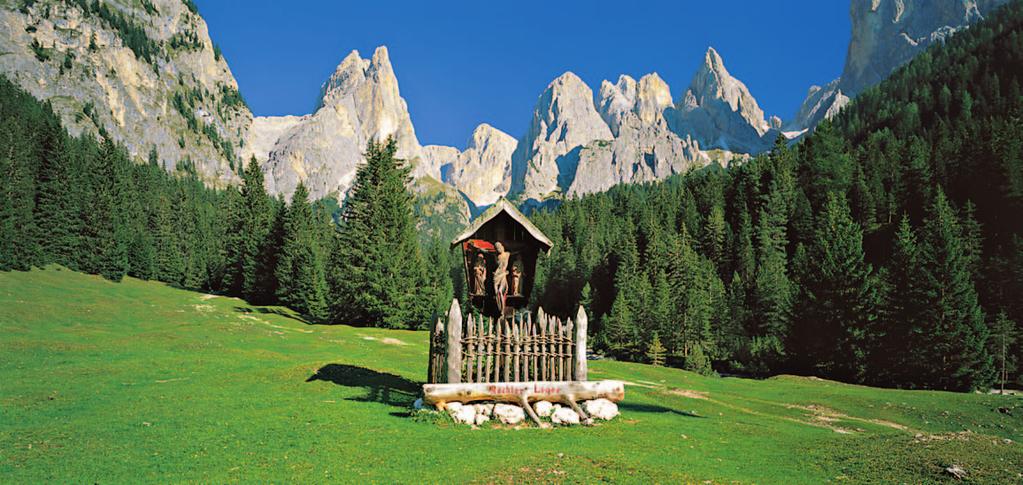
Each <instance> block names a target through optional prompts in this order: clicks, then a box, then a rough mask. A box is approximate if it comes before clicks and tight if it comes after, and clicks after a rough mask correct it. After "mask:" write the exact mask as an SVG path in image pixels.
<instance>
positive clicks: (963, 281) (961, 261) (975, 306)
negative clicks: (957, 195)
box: [920, 188, 994, 391]
mask: <svg viewBox="0 0 1023 485" xmlns="http://www.w3.org/2000/svg"><path fill="white" fill-rule="evenodd" d="M922 239H923V242H924V244H925V246H926V248H927V250H926V251H924V252H923V253H922V255H921V256H922V257H921V261H920V263H921V267H922V268H923V269H924V275H923V276H924V278H923V284H924V291H925V295H926V298H927V300H926V303H927V304H926V305H925V306H924V308H923V309H922V314H921V318H922V319H923V321H924V322H925V324H926V325H927V327H926V332H925V333H926V334H929V339H928V340H929V342H928V349H929V351H930V352H931V355H930V357H931V358H930V359H927V360H926V362H928V364H929V366H930V369H931V371H932V372H930V373H929V377H930V382H927V383H926V384H927V385H928V386H929V387H933V388H938V389H948V390H960V391H965V390H973V389H982V388H984V387H985V386H988V385H990V384H991V383H992V381H993V378H994V368H993V362H992V358H991V355H990V354H989V353H988V350H987V339H988V333H989V331H988V327H987V325H986V324H985V321H984V312H983V310H982V309H981V307H980V304H979V302H978V300H977V291H976V288H975V287H974V283H973V279H972V277H971V274H970V266H969V265H970V261H969V259H968V255H967V253H966V245H965V244H964V243H963V234H962V228H961V226H960V225H959V221H958V219H957V218H956V215H955V211H954V210H953V209H952V207H951V205H950V204H949V202H948V199H947V198H946V197H945V193H944V192H943V191H942V190H941V189H940V188H938V189H937V192H936V195H935V197H934V202H933V203H932V205H931V208H930V214H929V215H928V219H927V221H926V223H925V225H924V228H923V238H922Z"/></svg>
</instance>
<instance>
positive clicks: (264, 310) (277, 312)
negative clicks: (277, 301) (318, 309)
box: [234, 306, 315, 325]
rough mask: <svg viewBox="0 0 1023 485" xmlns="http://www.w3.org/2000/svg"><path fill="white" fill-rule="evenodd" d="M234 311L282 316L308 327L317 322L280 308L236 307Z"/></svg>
mask: <svg viewBox="0 0 1023 485" xmlns="http://www.w3.org/2000/svg"><path fill="white" fill-rule="evenodd" d="M234 311H236V312H238V313H261V314H263V315H277V316H281V317H284V318H290V319H292V320H295V321H298V322H302V323H304V324H306V325H312V324H314V323H315V322H310V321H308V320H306V319H304V318H302V317H301V316H299V315H296V314H294V313H288V312H286V311H284V310H281V309H279V308H268V307H253V308H249V307H241V306H236V307H234Z"/></svg>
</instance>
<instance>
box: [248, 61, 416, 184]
mask: <svg viewBox="0 0 1023 485" xmlns="http://www.w3.org/2000/svg"><path fill="white" fill-rule="evenodd" d="M253 126H254V129H253V130H252V132H251V133H250V134H249V139H250V140H251V141H250V143H249V145H250V146H265V140H267V139H269V138H272V137H273V133H269V131H271V130H278V131H279V132H280V135H279V136H278V138H277V140H276V141H275V142H274V144H273V148H272V149H271V151H270V152H269V154H268V155H267V161H266V163H265V164H264V165H263V171H264V172H265V173H266V174H267V187H268V189H269V190H270V191H271V192H274V193H282V194H285V196H288V197H290V194H291V193H292V192H293V191H294V190H295V187H296V186H297V185H298V182H299V181H303V182H304V183H305V184H306V185H307V187H308V188H309V193H310V195H311V196H312V197H313V198H319V197H324V196H338V197H339V198H343V197H344V194H345V192H346V191H347V190H348V188H349V187H350V186H351V183H352V181H353V180H354V178H355V168H356V165H357V164H358V163H359V162H360V161H362V160H363V151H364V150H365V148H366V145H367V144H368V143H369V142H370V141H371V140H378V141H382V140H384V139H386V138H387V137H388V136H392V135H393V136H394V137H395V140H396V141H397V143H398V156H399V157H400V158H404V159H407V160H409V161H410V162H411V163H413V165H414V166H416V165H417V164H419V163H420V161H421V160H422V158H423V152H422V148H421V147H420V146H419V141H418V140H417V139H416V133H415V129H414V128H413V127H412V120H411V119H410V118H409V114H408V107H407V106H406V104H405V100H404V99H402V97H401V94H400V92H399V90H398V80H397V78H395V76H394V70H393V69H392V67H391V61H390V57H389V55H388V52H387V48H386V47H378V48H377V49H376V51H375V52H374V53H373V57H372V59H363V58H362V57H360V56H359V53H358V51H352V52H351V53H350V54H349V55H348V56H347V57H345V59H344V60H343V61H341V64H340V65H338V67H337V69H336V70H335V72H334V74H333V75H331V77H330V79H328V80H327V82H326V83H324V85H323V88H322V96H321V102H320V107H319V109H317V110H316V112H315V113H313V114H312V115H309V116H306V117H302V118H298V119H292V120H289V121H285V120H281V119H257V122H256V123H255V124H254V125H253ZM282 126H283V127H284V129H283V130H281V129H280V128H282ZM256 140H262V141H260V142H258V143H257V142H256ZM257 158H258V155H257ZM418 170H420V171H421V172H422V173H423V174H425V173H427V172H429V171H430V169H429V168H428V167H423V168H421V169H418Z"/></svg>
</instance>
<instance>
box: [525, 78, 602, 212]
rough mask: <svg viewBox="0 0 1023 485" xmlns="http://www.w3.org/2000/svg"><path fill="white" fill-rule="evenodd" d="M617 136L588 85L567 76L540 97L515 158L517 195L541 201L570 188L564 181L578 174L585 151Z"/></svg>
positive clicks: (558, 80) (559, 79)
mask: <svg viewBox="0 0 1023 485" xmlns="http://www.w3.org/2000/svg"><path fill="white" fill-rule="evenodd" d="M612 136H613V135H612V134H611V129H610V128H609V127H608V125H607V123H605V122H604V120H603V119H602V118H601V117H600V115H599V114H598V113H597V110H596V107H595V106H594V104H593V91H591V90H590V88H589V86H587V85H586V83H584V82H583V81H582V79H579V77H578V76H576V75H575V74H573V73H571V72H566V73H565V74H562V75H561V76H559V77H558V78H557V79H555V80H554V81H552V82H551V83H550V84H549V85H548V86H547V89H545V90H544V92H543V94H541V95H540V98H539V99H538V100H537V103H536V108H535V109H534V110H533V121H532V123H531V124H530V126H529V131H528V132H527V133H526V135H525V136H524V137H523V138H522V140H521V141H520V142H519V144H518V147H517V148H516V149H515V153H514V154H513V155H512V176H513V178H512V191H513V192H515V193H517V194H521V196H522V197H523V199H536V200H543V199H545V198H547V197H548V196H550V195H553V194H555V193H556V192H558V191H559V188H560V187H565V186H567V184H565V183H564V181H563V177H564V176H565V175H570V174H573V173H575V168H576V165H577V164H578V161H579V151H580V150H581V148H582V146H583V145H585V144H587V143H589V142H591V141H594V140H611V138H612ZM559 179H561V180H562V183H560V184H559Z"/></svg>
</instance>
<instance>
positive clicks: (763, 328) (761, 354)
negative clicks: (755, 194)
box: [754, 188, 793, 368]
mask: <svg viewBox="0 0 1023 485" xmlns="http://www.w3.org/2000/svg"><path fill="white" fill-rule="evenodd" d="M786 212H787V211H786V207H785V202H784V200H783V199H782V193H781V192H780V191H779V190H778V189H777V188H772V190H771V191H770V195H769V197H768V200H767V203H766V207H765V208H764V209H761V211H760V222H759V227H758V230H757V243H758V259H759V261H758V265H757V273H756V280H755V281H754V292H755V305H756V307H755V308H756V310H755V311H754V318H755V321H756V322H757V324H756V330H755V332H756V333H755V335H756V336H757V337H758V345H757V346H756V353H757V354H758V355H755V356H754V359H756V360H757V361H759V362H758V364H759V365H760V366H761V367H766V368H774V367H776V366H777V365H778V363H779V361H780V359H781V358H782V356H784V354H785V349H784V341H785V338H786V335H787V333H788V327H789V319H790V317H791V313H792V298H793V288H792V282H791V281H790V280H789V275H788V257H787V255H786V249H785V248H786V246H787V244H788V240H787V238H786V235H785V226H786V216H785V214H786Z"/></svg>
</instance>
